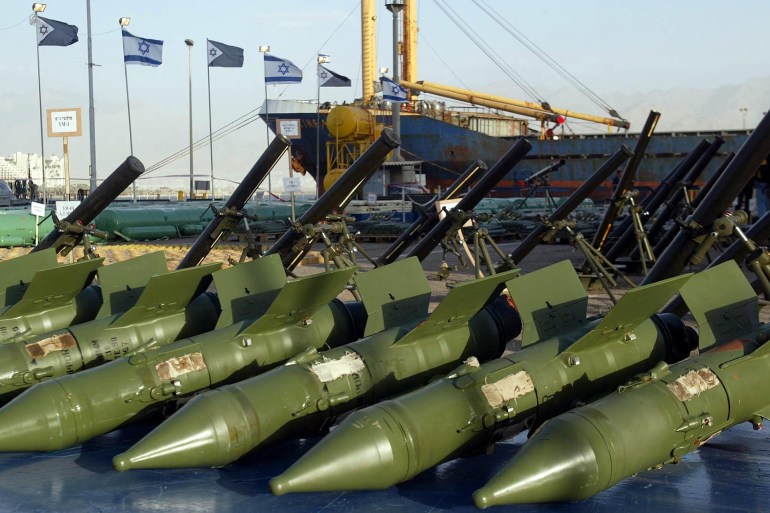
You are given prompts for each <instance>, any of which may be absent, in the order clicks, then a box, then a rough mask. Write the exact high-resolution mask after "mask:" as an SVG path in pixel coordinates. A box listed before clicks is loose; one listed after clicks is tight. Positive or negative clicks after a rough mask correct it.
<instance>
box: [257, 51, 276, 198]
mask: <svg viewBox="0 0 770 513" xmlns="http://www.w3.org/2000/svg"><path fill="white" fill-rule="evenodd" d="M259 53H261V54H263V55H267V54H268V53H270V45H259ZM263 60H264V57H263ZM265 137H266V138H267V145H270V107H269V106H268V103H267V77H265ZM271 174H272V173H268V174H267V202H268V203H272V201H273V179H272V177H271V176H270V175H271Z"/></svg>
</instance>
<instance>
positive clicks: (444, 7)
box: [433, 0, 545, 104]
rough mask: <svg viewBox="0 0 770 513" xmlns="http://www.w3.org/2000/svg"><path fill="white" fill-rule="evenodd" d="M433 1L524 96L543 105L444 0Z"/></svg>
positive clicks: (534, 90)
mask: <svg viewBox="0 0 770 513" xmlns="http://www.w3.org/2000/svg"><path fill="white" fill-rule="evenodd" d="M433 1H434V3H435V4H436V5H437V6H438V7H439V9H441V10H442V11H443V12H444V14H446V15H447V17H448V18H449V19H450V20H451V21H452V22H453V23H454V24H455V25H457V27H458V28H459V29H460V30H461V31H462V32H463V33H464V34H465V35H466V36H468V38H469V39H470V40H471V41H472V42H473V43H474V44H475V45H476V46H477V47H478V48H479V49H480V50H481V51H482V52H484V54H485V55H486V56H487V57H489V59H490V60H491V61H492V62H493V63H494V64H495V65H496V66H497V67H498V68H500V70H501V71H502V72H503V73H505V74H506V75H507V76H508V78H510V79H511V80H513V81H514V82H515V83H516V85H518V86H519V87H520V88H521V89H522V90H523V91H524V92H525V94H527V95H529V97H530V98H531V99H533V100H535V101H537V102H538V103H541V104H542V103H545V100H544V99H543V95H541V94H540V93H539V92H538V91H537V90H536V89H535V88H534V87H533V86H532V85H530V84H529V83H528V82H527V81H526V80H524V78H523V77H522V76H521V75H520V74H519V73H518V72H516V70H515V69H513V67H512V66H510V65H508V64H507V63H506V62H505V60H504V59H503V58H502V57H501V56H500V54H498V53H497V52H496V51H495V50H494V49H493V48H492V47H491V46H490V45H489V44H488V43H487V42H486V41H484V39H483V38H482V37H481V36H480V35H479V34H478V33H476V31H474V30H473V29H472V28H471V27H470V25H469V24H468V23H467V22H466V21H465V20H463V19H462V17H461V16H460V15H459V14H458V13H457V11H455V10H454V9H453V8H452V7H450V6H449V5H448V4H447V3H446V0H433Z"/></svg>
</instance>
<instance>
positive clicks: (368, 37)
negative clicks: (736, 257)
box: [259, 0, 750, 196]
mask: <svg viewBox="0 0 770 513" xmlns="http://www.w3.org/2000/svg"><path fill="white" fill-rule="evenodd" d="M401 4H402V7H403V20H402V23H403V30H402V33H403V40H402V41H397V44H398V46H399V48H401V49H402V52H401V59H400V61H401V66H400V68H401V73H400V76H401V77H403V79H402V80H400V84H401V85H402V86H403V87H404V88H406V89H407V90H408V99H407V100H408V101H406V102H405V103H402V104H401V105H400V112H399V118H400V135H401V143H402V145H401V150H400V151H401V158H402V160H403V161H404V162H405V163H406V164H408V165H410V166H413V167H414V173H415V174H414V175H412V176H411V178H408V179H405V178H404V176H403V175H402V174H395V173H393V174H391V175H385V176H384V177H382V178H381V179H382V180H383V181H384V182H386V183H398V182H419V183H421V184H422V185H424V186H425V187H426V188H427V189H429V190H432V191H435V190H437V189H439V188H445V187H446V186H448V185H449V184H451V182H452V181H453V180H454V179H455V178H456V177H457V176H458V175H459V174H461V173H462V172H463V170H465V169H466V168H467V167H468V166H469V165H470V164H471V163H472V162H473V161H474V160H476V159H481V160H483V161H485V162H487V163H488V164H492V163H493V162H495V161H496V160H497V159H498V158H499V157H500V156H502V154H503V153H504V152H505V151H506V150H507V149H508V148H510V146H511V145H512V144H513V143H514V142H515V141H516V140H517V139H518V138H527V139H529V140H530V142H532V145H533V148H532V151H530V153H529V154H528V156H527V157H526V160H525V161H524V162H523V163H522V164H520V165H519V166H517V167H516V169H515V170H513V171H512V172H511V173H510V174H509V175H508V176H507V177H506V179H505V180H503V181H502V182H501V183H500V185H499V187H498V188H497V190H496V192H497V194H498V195H514V196H516V195H522V193H523V190H524V189H526V187H527V184H526V178H528V177H529V176H530V175H531V174H533V173H534V172H536V171H538V170H540V169H542V168H544V167H546V166H547V165H549V164H551V163H552V161H553V160H554V159H562V158H563V159H566V160H567V162H568V165H566V166H564V167H563V168H561V169H560V170H559V172H558V173H554V175H553V176H552V179H551V180H550V184H549V185H550V187H551V192H552V193H554V194H556V195H563V194H567V193H568V192H569V191H571V190H573V189H575V188H576V187H577V186H578V185H579V184H581V183H582V182H583V181H585V180H586V179H587V178H588V177H589V176H590V175H591V174H592V173H593V171H594V170H595V169H597V168H598V167H599V166H600V165H601V163H602V162H604V160H606V159H607V158H608V157H609V156H610V155H611V154H612V153H614V152H615V151H617V150H618V148H619V147H620V145H622V144H625V145H627V146H629V147H631V148H633V147H634V145H635V144H636V141H637V140H638V138H639V134H638V133H633V132H630V131H629V124H628V122H627V121H626V120H624V119H622V118H621V117H620V116H619V115H618V114H617V112H615V111H613V110H610V111H609V112H610V114H611V115H610V117H600V116H593V115H588V114H581V113H578V112H574V111H570V110H563V109H557V108H553V107H551V106H550V105H548V104H547V103H543V104H541V105H536V104H532V103H527V102H521V101H517V100H510V99H507V98H500V97H494V96H491V95H484V94H481V93H476V92H473V91H463V90H458V89H456V88H453V87H449V86H442V85H438V84H431V83H428V82H423V81H419V80H418V75H417V66H416V58H414V56H416V55H417V43H416V41H417V37H416V27H417V20H416V8H415V6H413V5H412V0H407V1H405V2H401ZM373 9H374V6H373V1H372V0H363V1H362V2H361V13H362V16H361V18H362V30H361V34H362V38H361V45H362V70H363V71H362V73H363V80H362V84H363V87H362V91H361V96H360V98H357V99H355V100H352V101H351V102H350V103H346V104H343V105H333V104H330V103H323V104H319V102H318V101H316V100H266V101H265V103H264V104H263V105H262V106H261V109H260V113H259V115H260V117H261V118H262V120H263V121H265V122H266V123H267V125H268V126H269V128H270V129H271V130H272V131H273V132H275V133H284V134H285V135H288V134H287V131H289V130H290V131H291V132H292V133H291V135H289V136H290V137H292V138H293V145H292V150H291V151H292V166H293V168H294V170H295V171H298V172H300V173H303V174H305V173H309V174H311V175H312V176H313V177H316V176H317V175H318V176H319V177H320V179H321V181H323V180H327V181H333V179H334V177H335V176H338V175H339V174H340V173H341V172H342V170H344V169H346V168H347V167H348V166H349V164H350V163H351V162H352V161H353V160H355V158H356V157H357V156H358V155H359V154H360V153H361V152H362V151H363V149H365V148H366V147H367V146H368V144H370V142H371V141H373V140H374V139H375V138H376V137H377V135H378V132H379V131H380V130H381V129H382V127H384V126H392V124H393V123H392V121H393V112H392V110H391V104H390V102H386V101H383V100H382V98H381V96H380V95H378V94H377V93H376V92H375V84H377V83H378V75H377V70H376V68H375V64H374V63H375V54H374V48H373V47H374V45H375V39H376V38H375V36H374V35H373V34H374V30H375V27H374V24H373V22H372V18H373V17H374V16H373V12H374V11H373ZM422 93H430V94H431V96H430V97H427V96H425V94H422ZM418 95H419V96H418ZM436 98H438V100H436ZM442 98H443V99H442ZM444 99H453V100H462V99H465V100H467V104H468V105H467V106H449V105H448V104H447V103H446V101H445V100H444ZM516 114H518V115H516ZM663 114H664V115H665V113H663ZM578 119H579V120H581V121H589V122H594V123H598V124H599V125H604V126H606V127H607V131H606V132H604V133H598V134H572V133H569V132H568V131H567V130H565V124H566V123H569V122H570V121H571V120H578ZM287 127H289V128H288V130H287ZM639 128H641V127H639ZM749 133H750V131H748V130H730V131H723V130H710V131H689V132H665V133H661V132H656V133H655V135H654V136H653V138H652V140H651V141H650V144H649V146H648V148H647V151H646V157H647V158H645V159H644V160H643V161H642V163H641V165H640V167H639V169H638V171H637V176H636V185H637V187H653V186H655V185H656V184H657V183H659V182H660V180H662V179H663V177H664V176H666V175H667V174H668V173H669V172H670V171H671V170H672V169H673V168H674V166H675V165H676V164H677V162H678V161H679V160H681V159H682V157H683V156H684V155H686V154H687V153H689V152H690V151H691V150H692V149H693V148H694V147H695V146H696V145H697V144H698V142H700V141H701V140H703V139H704V138H705V139H709V140H711V139H713V138H714V137H715V136H717V135H718V136H721V137H722V138H724V140H725V144H724V145H723V146H722V147H721V149H720V151H719V153H718V155H717V156H716V157H715V158H714V159H713V160H712V162H711V163H710V165H709V167H708V168H707V169H706V171H705V172H704V174H703V175H702V180H705V179H707V178H708V177H709V176H710V175H711V173H712V172H713V171H714V170H716V169H717V167H718V166H719V165H720V164H721V162H722V161H723V159H724V158H725V156H726V155H728V154H730V153H731V152H734V151H737V150H738V148H740V146H741V145H742V144H743V142H744V141H745V140H746V138H747V137H748V134H749ZM327 175H328V176H329V178H326V177H327ZM607 189H608V188H607ZM604 192H607V191H604ZM598 194H599V195H601V194H602V191H598Z"/></svg>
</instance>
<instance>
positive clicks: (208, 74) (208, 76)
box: [206, 38, 215, 201]
mask: <svg viewBox="0 0 770 513" xmlns="http://www.w3.org/2000/svg"><path fill="white" fill-rule="evenodd" d="M208 47H209V40H208V38H207V39H206V52H207V53H206V84H207V85H208V93H209V153H210V156H211V201H214V197H215V195H214V141H213V137H212V132H213V130H212V127H211V63H209V62H208V60H209V57H208Z"/></svg>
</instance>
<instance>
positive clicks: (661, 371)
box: [474, 273, 770, 508]
mask: <svg viewBox="0 0 770 513" xmlns="http://www.w3.org/2000/svg"><path fill="white" fill-rule="evenodd" d="M735 278H736V280H735V281H733V282H725V281H723V280H722V281H719V282H717V283H715V284H714V285H716V286H717V287H718V288H719V290H720V291H724V290H725V288H726V287H730V286H732V287H733V288H741V289H742V290H743V292H742V293H738V296H744V297H746V298H747V299H746V300H744V301H742V302H739V303H737V304H734V305H731V307H732V308H724V309H722V308H720V306H719V305H716V308H717V311H719V312H721V315H711V316H710V319H708V320H706V319H705V317H704V320H703V322H704V323H708V322H709V321H711V322H713V323H714V325H713V326H711V327H710V330H711V331H712V332H714V333H723V330H725V329H726V331H730V332H731V336H730V337H722V339H721V341H719V342H718V343H717V344H716V345H715V346H714V347H713V349H711V350H708V351H705V352H702V353H701V354H700V355H699V356H696V357H693V358H690V359H689V360H685V361H683V362H680V363H677V364H675V365H672V366H670V367H669V366H668V365H665V364H661V365H658V366H656V367H655V368H654V369H653V370H652V371H650V372H647V373H644V374H641V375H639V376H637V377H636V378H634V379H632V380H631V381H630V382H628V383H627V384H626V385H624V386H622V387H620V388H619V389H618V391H617V392H616V393H613V394H611V395H608V396H606V397H604V398H601V399H599V400H597V401H596V402H594V403H591V404H589V405H587V406H582V407H580V408H576V409H574V410H571V411H569V412H567V413H564V414H562V415H560V416H559V417H556V418H554V419H551V420H550V421H548V422H546V423H545V424H544V425H543V426H542V427H540V428H539V429H538V430H537V431H536V432H535V434H534V435H533V436H532V437H531V438H530V439H529V440H528V441H527V443H525V444H524V446H523V447H522V448H521V449H520V450H519V451H518V452H517V453H516V455H515V456H514V457H513V459H512V460H511V461H510V462H509V463H508V465H506V466H505V467H503V469H502V470H501V471H500V472H499V473H498V474H497V475H496V476H494V477H493V478H492V480H491V481H490V482H489V483H487V484H486V485H485V486H484V487H482V488H481V489H479V490H477V491H476V492H475V493H474V501H475V502H476V505H477V506H479V507H482V508H484V507H487V506H493V505H502V504H521V503H537V502H561V501H574V500H581V499H586V498H588V497H591V496H592V495H595V494H597V493H599V492H601V491H602V490H606V489H607V488H609V487H611V486H613V485H614V484H616V483H618V482H619V481H621V480H623V479H625V478H627V477H630V476H632V475H633V474H636V473H637V472H640V471H643V470H645V469H648V468H651V467H655V466H657V465H660V464H663V463H668V462H676V461H679V460H680V459H681V458H682V457H683V456H684V455H685V454H687V453H689V452H692V451H694V450H696V449H697V448H698V447H700V446H701V445H703V444H704V443H706V442H707V441H709V440H710V439H712V438H713V437H715V436H717V435H718V434H719V433H721V432H722V431H724V430H725V429H729V428H730V427H732V426H735V425H736V424H738V423H741V422H745V421H748V422H751V423H752V424H753V425H754V428H755V429H759V428H760V427H761V424H762V417H764V418H768V417H770V398H768V395H767V393H766V388H767V387H766V382H767V376H768V373H770V344H769V343H768V342H765V341H766V340H767V339H768V336H769V335H770V325H767V324H765V325H763V326H759V319H758V309H757V298H756V296H755V295H753V291H752V290H751V287H750V286H749V285H748V283H747V282H746V280H745V279H744V278H743V277H742V276H741V275H740V273H737V274H736V276H735ZM682 293H683V294H685V291H684V290H683V291H682ZM697 295H698V296H700V299H701V300H702V301H703V302H706V303H707V302H708V300H707V299H706V298H704V297H703V296H704V294H703V291H697ZM749 296H753V298H751V297H749ZM711 297H714V296H713V295H712V296H711ZM720 303H721V301H720ZM706 311H708V310H706ZM709 313H711V312H709ZM704 325H705V324H703V325H702V326H701V327H703V326H704Z"/></svg>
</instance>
